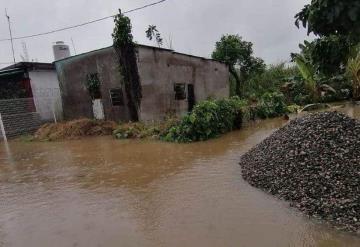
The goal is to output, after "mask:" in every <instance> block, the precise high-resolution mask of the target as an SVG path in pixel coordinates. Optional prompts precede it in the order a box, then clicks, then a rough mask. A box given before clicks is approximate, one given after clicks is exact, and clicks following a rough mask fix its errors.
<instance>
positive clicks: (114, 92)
mask: <svg viewBox="0 0 360 247" xmlns="http://www.w3.org/2000/svg"><path fill="white" fill-rule="evenodd" d="M110 98H111V103H112V105H113V106H123V105H124V95H123V91H122V89H121V88H113V89H110Z"/></svg>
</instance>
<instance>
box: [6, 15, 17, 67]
mask: <svg viewBox="0 0 360 247" xmlns="http://www.w3.org/2000/svg"><path fill="white" fill-rule="evenodd" d="M5 16H6V18H7V21H8V24H9V33H10V41H11V49H12V55H13V59H14V64H15V63H16V61H15V52H14V42H13V37H12V33H11V24H10V16H8V14H7V10H6V9H5Z"/></svg>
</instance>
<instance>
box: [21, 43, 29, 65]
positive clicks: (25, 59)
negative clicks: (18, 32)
mask: <svg viewBox="0 0 360 247" xmlns="http://www.w3.org/2000/svg"><path fill="white" fill-rule="evenodd" d="M21 44H22V48H23V53H24V56H21V57H22V58H23V60H24V62H29V61H30V58H29V52H28V49H27V47H26V43H25V41H22V42H21Z"/></svg>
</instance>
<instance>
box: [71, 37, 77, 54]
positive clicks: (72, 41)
mask: <svg viewBox="0 0 360 247" xmlns="http://www.w3.org/2000/svg"><path fill="white" fill-rule="evenodd" d="M71 44H72V46H73V49H74V54H75V55H76V49H75V43H74V40H73V38H72V37H71Z"/></svg>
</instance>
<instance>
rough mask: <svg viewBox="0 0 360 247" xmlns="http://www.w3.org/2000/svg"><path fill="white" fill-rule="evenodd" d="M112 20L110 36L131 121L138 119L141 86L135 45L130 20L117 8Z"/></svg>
mask: <svg viewBox="0 0 360 247" xmlns="http://www.w3.org/2000/svg"><path fill="white" fill-rule="evenodd" d="M114 22H115V27H114V31H113V34H112V37H113V43H114V48H115V51H116V53H117V56H118V60H119V65H120V66H119V69H120V74H121V76H122V81H123V84H124V89H125V92H126V98H127V102H128V103H127V105H128V108H129V113H130V118H131V120H132V121H138V120H139V116H138V112H139V109H140V103H141V98H142V88H141V83H140V76H139V71H138V66H137V58H136V45H135V43H134V41H133V35H132V33H131V30H132V26H131V21H130V19H129V18H128V17H126V16H124V15H123V14H122V13H121V10H119V14H117V15H116V16H115V19H114Z"/></svg>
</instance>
